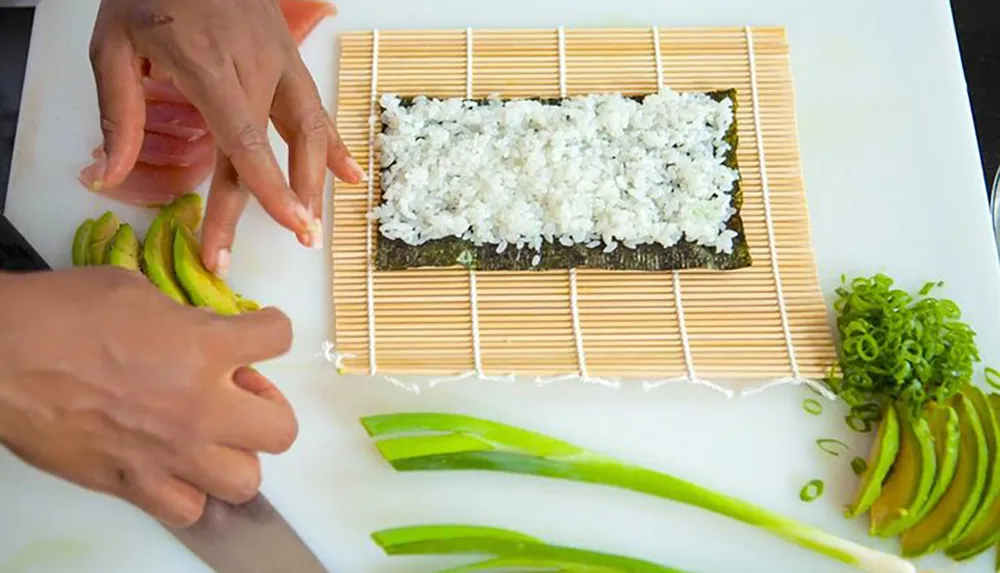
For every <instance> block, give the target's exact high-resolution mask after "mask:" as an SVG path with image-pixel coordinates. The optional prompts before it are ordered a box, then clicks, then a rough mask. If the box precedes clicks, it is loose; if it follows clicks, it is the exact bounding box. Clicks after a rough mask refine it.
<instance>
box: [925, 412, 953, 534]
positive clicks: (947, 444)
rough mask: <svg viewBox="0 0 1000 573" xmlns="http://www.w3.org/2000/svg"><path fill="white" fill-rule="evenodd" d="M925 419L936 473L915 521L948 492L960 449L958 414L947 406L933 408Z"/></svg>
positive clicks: (932, 507) (928, 511)
mask: <svg viewBox="0 0 1000 573" xmlns="http://www.w3.org/2000/svg"><path fill="white" fill-rule="evenodd" d="M927 418H928V420H929V423H930V427H931V436H932V437H933V438H934V459H935V462H936V463H935V465H936V466H937V467H936V471H935V475H934V485H933V486H932V487H931V492H930V495H928V496H927V501H926V502H925V503H924V505H923V507H921V508H920V510H919V511H918V512H917V513H918V515H917V521H920V520H921V519H923V517H924V516H925V515H927V514H928V513H930V511H931V510H932V509H934V507H936V506H937V503H938V501H940V500H941V497H942V496H943V495H944V492H946V491H948V487H949V486H950V485H951V480H952V479H954V477H955V469H956V468H957V467H958V453H959V449H960V448H961V438H962V434H961V432H960V430H959V423H958V413H957V412H956V411H955V408H952V407H951V406H949V405H947V404H942V405H938V406H933V407H932V408H931V409H930V411H929V413H928V414H927Z"/></svg>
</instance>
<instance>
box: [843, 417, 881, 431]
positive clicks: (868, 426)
mask: <svg viewBox="0 0 1000 573" xmlns="http://www.w3.org/2000/svg"><path fill="white" fill-rule="evenodd" d="M844 421H845V422H847V427H848V428H850V429H852V430H854V431H855V432H859V433H862V434H867V433H868V432H870V431H872V428H874V427H875V425H874V424H872V421H871V420H869V419H867V418H861V417H859V416H857V415H855V414H848V415H847V416H846V417H844Z"/></svg>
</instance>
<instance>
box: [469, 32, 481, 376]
mask: <svg viewBox="0 0 1000 573" xmlns="http://www.w3.org/2000/svg"><path fill="white" fill-rule="evenodd" d="M465 97H466V98H467V99H472V28H466V29H465ZM477 291H478V289H477V286H476V271H475V269H472V268H470V269H469V312H470V313H471V314H472V360H473V364H474V365H475V368H476V376H478V377H480V378H482V377H483V376H484V373H483V347H482V345H481V343H480V339H479V294H478V292H477Z"/></svg>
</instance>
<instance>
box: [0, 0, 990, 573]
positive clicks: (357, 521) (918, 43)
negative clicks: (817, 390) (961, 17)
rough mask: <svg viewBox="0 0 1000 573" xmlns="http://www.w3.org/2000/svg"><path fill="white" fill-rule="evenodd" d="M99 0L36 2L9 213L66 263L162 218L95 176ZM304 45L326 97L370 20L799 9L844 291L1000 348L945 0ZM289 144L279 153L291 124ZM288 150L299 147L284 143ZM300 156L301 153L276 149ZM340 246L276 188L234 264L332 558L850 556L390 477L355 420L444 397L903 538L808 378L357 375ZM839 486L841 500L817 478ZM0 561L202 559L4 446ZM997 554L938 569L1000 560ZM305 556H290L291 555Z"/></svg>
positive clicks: (514, 8)
mask: <svg viewBox="0 0 1000 573" xmlns="http://www.w3.org/2000/svg"><path fill="white" fill-rule="evenodd" d="M97 1H98V0H42V2H41V4H40V6H39V8H38V13H37V16H36V19H35V33H34V36H33V40H32V42H33V43H32V47H31V56H30V63H29V70H28V78H27V85H26V87H25V91H24V106H23V108H22V111H21V121H20V126H19V132H18V139H17V147H16V151H15V157H14V166H13V174H12V177H11V189H10V196H9V199H8V205H7V213H8V215H9V216H10V218H11V219H12V220H13V222H14V224H15V225H17V226H18V227H19V228H20V230H21V231H22V232H23V233H24V234H25V235H26V236H27V238H28V239H29V240H30V241H31V242H32V243H33V244H34V245H35V246H36V247H37V248H38V249H39V250H40V251H41V253H42V255H43V256H44V257H45V258H46V259H47V260H48V261H50V263H52V264H53V265H55V266H56V267H65V266H67V265H68V264H69V245H70V240H71V236H72V233H73V230H74V229H75V227H76V225H77V224H78V223H79V222H80V221H81V220H82V219H83V218H85V217H88V216H94V215H97V214H99V213H100V212H101V211H103V210H104V209H107V208H114V209H116V210H117V212H118V213H120V214H121V215H122V216H123V217H125V218H127V219H129V220H131V221H133V222H135V223H138V224H139V226H140V228H142V229H144V227H145V224H146V223H147V222H148V220H149V217H148V215H147V214H144V213H139V212H136V211H134V210H131V209H127V208H124V207H122V206H120V205H116V204H113V203H111V202H108V201H106V200H103V199H101V198H99V197H96V196H94V195H91V194H88V193H87V192H86V191H84V190H83V189H82V188H81V187H80V186H79V185H78V184H77V183H76V180H75V174H76V172H77V170H78V169H79V168H80V167H81V166H82V165H83V163H84V162H85V161H86V160H87V157H88V152H89V150H90V149H91V148H92V147H93V146H94V145H96V144H97V143H98V141H99V135H98V122H97V108H96V104H95V96H94V85H93V79H92V76H91V71H90V67H89V63H88V61H87V42H88V38H89V33H90V29H91V22H92V21H93V17H94V14H95V11H96V7H97ZM340 9H341V14H340V15H339V16H338V17H337V18H335V19H331V20H327V21H326V22H324V23H323V24H322V25H321V26H320V27H319V28H318V29H317V30H316V31H315V32H314V33H313V34H312V36H310V38H309V39H308V40H307V41H306V43H305V44H304V45H303V47H302V53H303V55H304V57H305V60H306V62H307V64H308V65H309V67H310V69H311V70H312V72H313V74H314V75H315V78H316V81H317V83H318V84H319V86H320V89H321V91H322V93H323V97H324V100H325V101H326V102H327V104H328V106H329V107H330V108H331V109H332V108H333V102H334V101H335V90H336V79H335V78H336V65H335V62H336V59H335V45H336V42H335V39H336V36H337V33H338V32H339V31H341V30H346V29H352V30H357V29H370V28H371V27H381V28H398V27H461V28H464V27H466V26H473V27H514V26H521V27H540V26H556V25H559V24H564V25H567V26H631V25H636V26H646V25H651V24H654V23H655V24H658V25H661V26H684V25H745V24H752V25H784V26H786V27H787V28H788V38H789V41H790V44H791V52H792V54H791V59H792V67H793V74H794V78H795V86H796V90H797V102H798V103H797V106H798V107H797V109H798V116H799V125H800V133H801V146H802V158H803V162H804V171H805V180H806V184H807V195H808V200H809V205H810V209H811V213H812V221H813V230H814V237H815V243H816V252H817V258H818V262H819V266H820V272H821V274H822V279H823V284H824V287H825V289H826V292H827V295H828V297H829V296H830V295H831V294H832V289H833V288H834V287H835V285H836V281H837V280H838V277H839V276H840V274H841V273H848V274H857V273H871V272H876V271H886V272H888V273H890V274H892V275H893V276H895V277H897V278H898V279H900V281H902V282H903V283H904V284H905V285H906V286H910V287H912V286H917V285H919V284H920V283H921V282H922V281H924V280H925V279H942V280H944V281H946V282H947V291H946V292H947V295H948V296H951V297H953V298H954V299H955V300H956V301H957V302H958V303H959V304H960V305H961V306H962V308H963V309H964V310H965V312H966V315H967V318H968V320H970V321H971V322H972V324H973V326H974V327H975V328H976V329H977V330H978V332H979V342H980V345H981V349H982V353H983V356H984V357H985V358H986V360H987V361H989V360H990V359H992V358H996V357H1000V304H998V297H997V294H998V292H1000V272H998V265H997V256H996V253H995V251H994V250H993V246H992V245H993V243H992V237H991V232H990V219H989V216H988V215H987V209H986V194H985V190H984V184H983V174H982V172H981V168H980V162H979V159H978V156H977V153H978V151H977V148H976V142H975V139H974V132H973V125H972V121H971V115H970V112H969V109H968V100H967V98H966V94H965V83H964V79H963V76H962V71H961V65H960V60H959V54H958V49H957V44H956V41H955V36H954V31H953V27H952V21H951V14H950V11H949V6H948V2H947V0H880V1H877V2H872V1H871V0H841V1H839V2H816V1H802V0H772V1H764V0H759V1H753V2H751V1H747V0H697V1H693V0H692V1H688V2H664V1H659V2H657V1H654V0H615V1H613V2H606V1H600V0H587V1H582V0H578V1H572V0H561V1H554V0H545V1H538V0H503V1H495V2H471V1H462V0H447V1H445V0H440V1H430V0H424V1H417V2H415V1H413V0H342V1H341V4H340ZM274 141H275V143H276V145H280V143H279V140H278V139H277V138H275V139H274ZM280 151H281V153H282V154H284V147H283V146H280ZM282 156H283V155H282ZM328 259H329V257H328V255H327V254H326V253H325V252H322V251H307V250H305V249H302V248H300V247H299V246H298V245H297V243H296V242H295V241H294V239H293V238H292V237H290V236H287V235H286V234H285V233H284V232H283V231H281V230H279V229H278V228H277V226H276V225H274V224H272V223H271V222H270V221H268V220H267V219H266V218H265V217H264V216H263V215H262V212H261V210H260V209H259V208H257V207H256V205H254V206H252V207H251V210H250V212H249V213H248V214H247V216H246V217H245V218H244V219H243V221H242V223H241V226H240V231H239V238H238V242H237V245H236V252H235V260H234V268H233V271H232V274H231V280H232V282H233V283H234V284H235V285H236V287H237V288H238V289H239V290H241V291H243V292H245V293H246V294H247V295H249V296H252V297H254V298H256V299H258V300H261V301H266V302H268V303H272V304H275V305H277V306H279V307H281V308H282V309H283V310H285V311H286V312H287V313H288V314H289V315H290V316H291V317H292V319H293V321H294V325H295V344H294V348H293V351H292V352H291V353H290V354H289V355H288V356H286V357H284V358H283V359H281V360H279V361H276V362H275V363H273V364H272V365H270V366H269V367H267V368H266V372H267V373H268V374H269V375H271V376H272V377H273V378H274V379H275V380H276V381H277V382H278V383H279V384H280V385H281V387H282V388H283V390H284V391H285V392H286V393H287V394H288V396H289V398H290V399H291V401H292V403H293V405H294V406H295V408H296V411H297V413H298V416H299V419H300V423H301V433H300V437H299V440H298V442H297V443H296V444H295V446H294V447H293V449H292V450H291V451H290V452H289V453H287V454H285V455H282V456H278V457H273V458H267V459H266V460H265V462H264V472H265V474H264V486H263V487H264V491H265V492H266V493H267V494H268V495H269V496H270V497H271V498H272V500H273V501H274V503H275V504H276V505H277V506H278V508H279V509H280V510H281V511H282V512H283V513H284V515H285V516H286V517H287V518H288V519H289V521H290V522H291V523H292V524H293V525H294V526H295V527H296V528H297V529H298V530H299V531H300V532H301V534H302V536H303V537H304V538H305V540H306V541H307V542H308V543H309V544H310V546H311V547H312V548H313V549H314V550H315V551H316V553H317V554H318V555H319V557H320V558H321V559H322V560H323V562H324V563H325V564H326V565H327V566H328V567H329V568H330V569H331V570H332V571H336V572H338V573H368V572H373V573H384V572H404V571H406V572H418V571H433V570H435V567H434V565H441V564H452V563H455V562H456V561H458V562H464V561H465V560H464V559H454V558H451V559H434V558H430V559H410V558H403V557H396V558H389V557H386V556H383V555H382V554H381V552H380V551H379V550H378V548H377V547H375V545H374V544H372V543H371V542H370V540H369V537H368V535H369V533H370V532H372V531H374V530H376V529H379V528H384V527H395V526H400V525H407V524H416V523H428V522H446V521H447V522H462V523H470V524H480V525H492V526H502V527H511V528H515V529H520V530H522V531H525V532H527V533H531V534H535V535H538V536H541V537H543V538H545V539H547V540H550V541H552V542H557V543H563V544H569V545H576V546H580V547H586V548H591V549H598V550H605V551H609V552H616V553H621V554H626V555H632V556H636V557H643V558H647V559H652V560H656V561H659V562H662V563H665V564H670V565H673V566H675V567H679V568H685V569H689V570H694V571H702V572H711V571H718V572H722V571H740V572H747V573H750V572H759V573H765V572H766V573H802V572H805V571H809V572H811V573H834V572H846V571H849V570H850V569H848V568H846V567H843V566H840V565H839V564H837V563H835V562H833V561H831V560H829V559H826V558H823V557H818V556H816V555H813V554H810V553H808V552H806V551H805V550H802V549H799V548H798V547H795V546H792V545H790V544H788V543H785V542H783V541H780V540H777V539H775V538H773V537H771V536H768V535H766V534H763V533H761V532H758V531H756V530H754V529H752V528H750V527H748V526H744V525H743V524H739V523H734V522H730V521H728V520H724V519H722V518H719V517H716V516H714V515H710V514H707V513H705V512H701V511H697V510H692V509H689V508H685V507H681V506H679V505H677V504H673V503H671V502H667V501H660V500H656V499H652V498H646V497H642V496H639V495H635V494H630V493H627V492H619V491H614V490H610V489H605V488H600V487H596V486H584V485H578V484H572V483H568V482H555V481H545V480H541V479H540V478H529V477H521V476H505V475H487V474H473V473H462V474H441V473H438V474H429V473H426V474H420V473H411V474H396V473H394V472H393V471H392V470H391V469H390V468H389V467H388V466H387V464H385V463H383V462H382V461H381V459H380V458H379V457H378V456H377V455H376V454H375V453H374V451H373V449H372V448H371V447H370V444H369V442H368V441H367V440H366V438H365V435H364V433H363V432H362V430H361V427H360V426H359V424H358V423H357V419H358V417H359V416H361V415H365V414H374V413H387V412H394V411H402V410H415V409H427V410H444V411H453V412H461V413H468V414H473V415H479V416H484V417H490V418H495V419H498V420H502V421H507V422H511V423H515V424H520V425H524V426H526V427H530V428H534V429H537V430H541V431H545V432H549V433H551V434H553V435H556V436H560V437H563V438H567V439H570V440H573V441H576V442H577V443H579V444H581V445H585V446H587V447H591V448H593V449H596V450H598V451H601V452H605V453H608V454H613V455H617V456H620V457H621V458H624V459H626V460H629V461H633V462H637V463H641V464H645V465H648V466H651V467H655V468H659V469H663V470H667V471H672V472H675V473H677V474H678V475H681V476H684V477H687V478H690V479H692V480H695V481H697V482H700V483H702V484H704V485H707V486H710V487H713V488H717V489H719V490H723V491H725V492H728V493H731V494H735V495H739V496H742V497H745V498H746V499H749V500H752V501H754V502H756V503H759V504H761V505H764V506H766V507H768V508H771V509H773V510H776V511H779V512H783V513H785V514H787V515H790V516H793V517H796V518H799V519H802V520H804V521H807V522H810V523H813V524H816V525H819V526H821V527H823V528H826V529H828V530H829V531H830V532H832V533H836V534H840V535H844V536H847V537H850V538H852V539H854V540H857V541H860V542H863V543H868V544H871V545H875V546H878V547H882V548H887V549H892V548H893V544H891V543H884V542H883V543H877V542H876V541H874V540H872V539H869V538H868V537H867V535H866V534H865V533H864V525H863V523H862V521H861V520H857V521H853V522H852V521H847V520H845V519H844V518H843V517H842V516H841V506H842V505H843V504H844V503H845V502H846V501H847V500H848V499H849V496H850V495H851V492H852V491H853V490H852V486H853V484H854V483H855V478H854V477H853V475H852V474H851V473H850V470H849V469H848V467H847V462H848V460H849V457H846V458H845V457H841V458H832V457H829V456H826V455H824V454H822V453H821V452H819V450H818V449H817V448H816V446H815V444H814V440H815V439H817V438H822V437H840V438H841V439H844V440H846V441H848V442H850V443H851V444H852V446H853V447H854V449H855V451H856V452H866V451H867V445H868V444H867V438H866V437H863V436H860V435H858V434H854V433H852V432H850V431H849V430H847V428H846V427H845V425H844V423H843V413H844V411H843V407H842V405H841V404H836V405H831V404H827V411H826V412H825V413H824V415H823V416H821V417H819V418H816V417H811V416H807V415H805V414H804V413H803V411H802V408H801V402H802V400H803V398H804V397H806V396H809V395H811V394H809V393H808V391H807V390H806V389H805V388H801V387H784V388H772V389H769V390H767V391H766V392H763V393H761V394H756V395H753V396H748V397H743V398H733V399H731V400H727V399H726V398H725V397H724V396H723V395H722V394H719V393H717V392H715V391H713V390H709V389H705V388H698V387H691V386H670V387H663V388H660V389H658V390H656V391H653V392H650V393H644V392H642V391H641V390H639V389H638V388H632V389H625V390H611V389H607V388H601V387H597V386H584V385H580V384H575V383H561V384H555V385H552V386H549V387H545V388H538V387H535V386H534V385H532V384H531V383H529V382H522V383H519V384H517V385H504V384H500V383H475V382H461V383H456V384H452V385H444V386H440V387H436V388H434V389H433V390H429V391H428V390H425V391H424V392H422V393H421V394H419V395H413V394H410V393H407V392H405V391H403V390H401V389H399V388H397V387H394V386H392V385H390V384H389V383H387V382H385V381H381V380H375V381H372V380H366V379H363V378H356V377H351V378H346V377H337V376H336V374H335V372H334V371H333V369H332V368H331V367H330V366H329V365H328V364H325V363H324V362H323V360H322V358H321V356H320V352H321V348H322V343H323V341H324V340H325V339H326V338H327V337H328V336H329V334H328V331H327V326H328V324H329V322H330V321H329V317H330V302H329V292H330V287H329V282H330V281H329V264H328ZM817 477H818V478H823V479H825V480H826V483H827V492H826V494H825V496H824V497H823V498H821V499H820V500H818V501H816V502H814V503H812V504H804V503H802V502H801V501H799V499H798V491H799V488H800V487H801V486H802V485H803V484H804V483H805V482H807V481H808V480H810V479H813V478H817ZM0 532H2V534H0V571H2V572H3V573H10V572H17V573H27V572H35V573H40V572H55V571H73V572H74V573H90V572H94V573H96V572H100V573H112V572H128V573H132V572H138V571H142V572H143V573H179V572H182V571H185V572H186V571H191V572H195V571H207V569H206V568H205V567H204V566H202V565H201V564H200V563H199V562H198V561H197V560H196V559H194V558H193V557H192V556H191V555H189V554H188V553H187V552H186V551H185V550H184V549H183V547H181V546H180V545H179V544H178V543H177V542H175V541H174V540H173V538H172V537H171V536H170V535H168V534H167V533H165V532H164V531H163V530H161V529H160V528H159V526H158V525H156V524H155V523H154V522H153V521H152V520H150V519H147V518H146V517H145V516H144V515H143V514H141V513H139V512H138V511H136V510H134V509H133V508H131V507H130V506H127V505H126V504H124V503H122V502H119V501H117V500H113V499H110V498H105V497H103V496H98V495H94V494H91V493H88V492H84V491H82V490H80V489H78V488H76V487H74V486H71V485H68V484H66V483H64V482H61V481H59V480H57V479H55V478H52V477H49V476H47V475H44V474H42V473H40V472H37V471H35V470H33V469H30V468H28V467H27V466H25V465H23V464H21V463H20V462H19V461H17V460H15V459H14V458H13V457H10V456H7V455H6V454H3V455H0ZM992 559H993V553H992V551H991V552H990V553H988V554H987V555H984V556H981V557H980V558H979V559H977V560H975V561H973V562H970V563H968V564H964V565H963V566H961V567H953V566H952V565H951V564H950V562H948V561H946V560H944V559H942V558H940V557H937V558H932V559H928V560H925V563H926V565H927V566H934V567H935V568H936V569H937V570H938V571H955V572H959V573H964V572H982V573H985V572H987V571H992V568H991V567H990V565H991V563H992ZM290 573H294V572H290Z"/></svg>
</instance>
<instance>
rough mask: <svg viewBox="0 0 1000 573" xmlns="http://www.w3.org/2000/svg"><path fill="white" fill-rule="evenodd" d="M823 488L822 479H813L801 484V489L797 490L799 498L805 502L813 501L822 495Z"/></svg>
mask: <svg viewBox="0 0 1000 573" xmlns="http://www.w3.org/2000/svg"><path fill="white" fill-rule="evenodd" d="M823 488H824V485H823V480H821V479H814V480H812V481H810V482H809V483H807V484H806V485H804V486H802V489H801V490H800V491H799V499H801V500H802V501H805V502H809V501H813V500H815V499H816V498H818V497H819V496H821V495H823Z"/></svg>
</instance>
